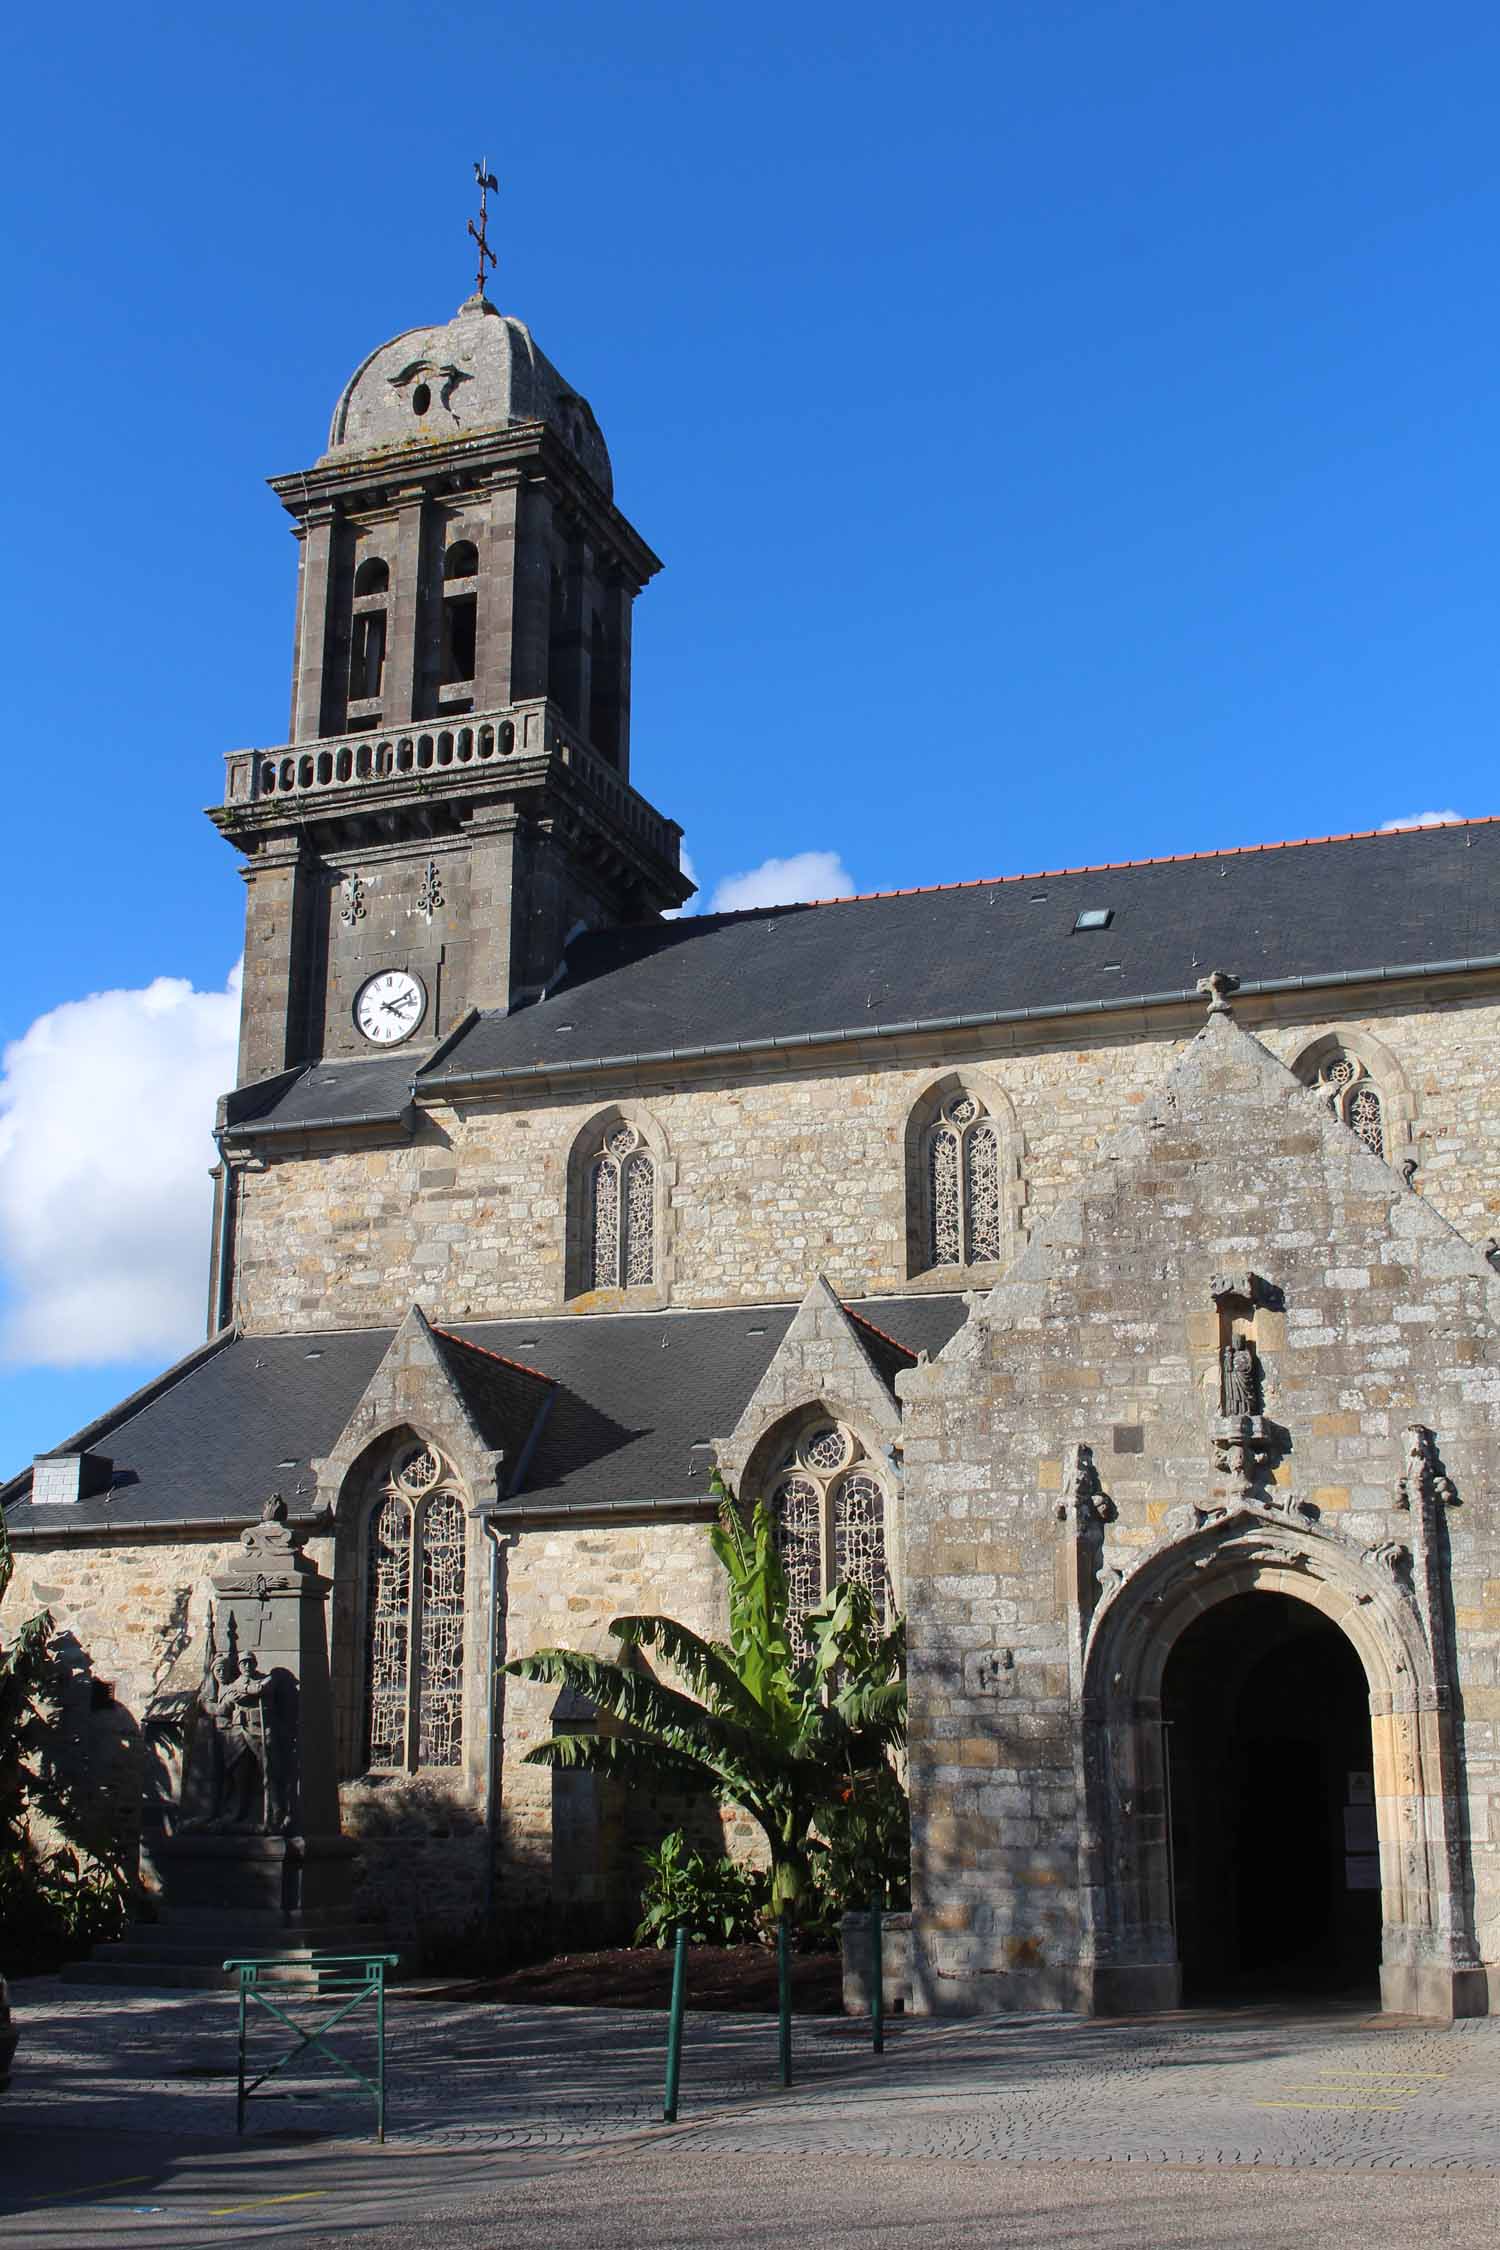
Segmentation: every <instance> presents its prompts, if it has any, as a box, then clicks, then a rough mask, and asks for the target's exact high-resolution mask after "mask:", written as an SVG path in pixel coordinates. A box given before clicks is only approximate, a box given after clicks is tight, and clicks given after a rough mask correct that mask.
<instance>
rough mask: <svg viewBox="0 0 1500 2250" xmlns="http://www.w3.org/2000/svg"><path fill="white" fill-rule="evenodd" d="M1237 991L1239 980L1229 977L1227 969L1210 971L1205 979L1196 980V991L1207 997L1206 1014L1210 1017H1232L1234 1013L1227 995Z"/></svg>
mask: <svg viewBox="0 0 1500 2250" xmlns="http://www.w3.org/2000/svg"><path fill="white" fill-rule="evenodd" d="M1239 989H1240V980H1239V978H1238V977H1236V976H1231V975H1230V973H1229V971H1228V970H1227V969H1210V970H1209V972H1208V975H1207V976H1206V977H1200V978H1199V979H1198V990H1199V991H1200V992H1202V993H1205V994H1206V995H1207V998H1208V1012H1209V1014H1210V1015H1211V1016H1228V1015H1232V1014H1233V1013H1234V1011H1233V1009H1232V1008H1231V1007H1230V1005H1229V995H1230V993H1231V992H1238V991H1239Z"/></svg>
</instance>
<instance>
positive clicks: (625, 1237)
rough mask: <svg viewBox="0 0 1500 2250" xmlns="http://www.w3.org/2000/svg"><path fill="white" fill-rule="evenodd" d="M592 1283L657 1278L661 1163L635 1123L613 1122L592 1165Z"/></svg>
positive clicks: (628, 1283)
mask: <svg viewBox="0 0 1500 2250" xmlns="http://www.w3.org/2000/svg"><path fill="white" fill-rule="evenodd" d="M588 1252H589V1255H588V1271H589V1275H590V1280H589V1287H590V1288H593V1289H641V1288H646V1287H648V1286H649V1285H650V1283H651V1282H653V1281H654V1280H655V1279H656V1166H655V1164H654V1163H653V1162H652V1159H651V1155H650V1153H649V1151H648V1150H647V1149H646V1148H644V1147H643V1146H642V1144H641V1137H640V1135H639V1133H637V1131H636V1129H635V1127H634V1126H633V1125H627V1124H625V1123H623V1122H622V1123H620V1124H617V1125H612V1126H611V1127H610V1129H609V1131H608V1132H607V1133H606V1134H605V1136H604V1140H603V1144H602V1146H601V1147H600V1149H599V1151H598V1153H597V1155H596V1156H595V1157H594V1160H593V1162H592V1164H591V1165H590V1166H589V1243H588Z"/></svg>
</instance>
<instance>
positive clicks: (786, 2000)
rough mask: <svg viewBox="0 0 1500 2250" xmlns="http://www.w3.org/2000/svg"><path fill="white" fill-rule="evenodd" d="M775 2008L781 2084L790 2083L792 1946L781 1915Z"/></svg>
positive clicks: (777, 1926) (778, 1935)
mask: <svg viewBox="0 0 1500 2250" xmlns="http://www.w3.org/2000/svg"><path fill="white" fill-rule="evenodd" d="M776 2006H777V2011H778V2013H779V2015H780V2018H781V2022H780V2026H779V2028H780V2034H781V2083H782V2085H783V2086H790V2084H791V2083H792V1944H791V1931H790V1930H789V1929H788V1928H787V1919H786V1916H785V1915H784V1914H783V1915H782V1917H781V1920H780V1921H779V1922H778V1923H777V1925H776Z"/></svg>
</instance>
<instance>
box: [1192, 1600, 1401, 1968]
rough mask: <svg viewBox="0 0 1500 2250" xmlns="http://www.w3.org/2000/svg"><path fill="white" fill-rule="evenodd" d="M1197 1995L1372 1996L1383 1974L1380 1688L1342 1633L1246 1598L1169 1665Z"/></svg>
mask: <svg viewBox="0 0 1500 2250" xmlns="http://www.w3.org/2000/svg"><path fill="white" fill-rule="evenodd" d="M1162 1717H1163V1718H1164V1720H1165V1721H1166V1722H1167V1728H1166V1755H1167V1771H1168V1780H1169V1784H1170V1792H1171V1794H1170V1806H1171V1841H1172V1881H1173V1903H1174V1911H1175V1916H1176V1925H1177V1950H1178V1957H1179V1959H1180V1960H1181V1963H1182V1974H1183V1997H1184V1999H1185V2000H1188V2001H1192V2002H1197V2003H1202V2002H1205V2001H1212V2000H1240V2001H1245V2000H1248V1999H1252V1998H1254V1999H1272V1998H1279V1997H1292V1996H1297V1995H1302V1996H1322V1997H1324V1998H1333V1997H1335V1996H1339V1995H1344V1996H1347V1997H1349V1998H1351V1999H1354V1998H1360V1999H1364V1998H1373V1997H1374V1996H1375V1994H1376V1993H1377V1991H1378V1985H1379V1970H1380V1877H1379V1860H1378V1852H1377V1845H1376V1836H1375V1795H1374V1775H1373V1767H1374V1759H1373V1755H1372V1752H1371V1745H1370V1692H1369V1685H1368V1682H1367V1681H1366V1679H1365V1674H1364V1667H1363V1666H1362V1665H1361V1663H1360V1661H1359V1658H1358V1656H1357V1655H1356V1654H1355V1651H1354V1649H1353V1647H1352V1645H1351V1644H1350V1642H1349V1641H1348V1640H1347V1639H1346V1638H1345V1637H1344V1635H1343V1634H1342V1633H1341V1632H1340V1631H1339V1629H1338V1627H1337V1626H1336V1625H1333V1624H1331V1623H1330V1622H1329V1620H1328V1619H1327V1618H1326V1617H1324V1616H1323V1615H1322V1613H1321V1612H1320V1611H1318V1610H1315V1609H1313V1608H1311V1607H1310V1606H1309V1604H1307V1603H1306V1602H1299V1601H1295V1600H1293V1599H1292V1598H1291V1597H1289V1596H1288V1595H1285V1594H1239V1595H1236V1596H1234V1597H1232V1598H1231V1599H1230V1600H1228V1601H1224V1602H1220V1603H1219V1604H1218V1606H1217V1607H1216V1608H1214V1609H1211V1610H1208V1611H1206V1612H1205V1614H1204V1615H1203V1616H1202V1617H1200V1618H1198V1619H1196V1620H1195V1622H1194V1623H1193V1624H1192V1625H1190V1626H1189V1627H1188V1628H1187V1630H1186V1632H1184V1633H1183V1635H1182V1637H1181V1638H1180V1640H1179V1641H1178V1642H1177V1645H1176V1647H1175V1648H1174V1649H1173V1650H1172V1653H1171V1655H1170V1656H1169V1657H1168V1659H1167V1667H1166V1675H1165V1678H1164V1680H1163V1682H1162Z"/></svg>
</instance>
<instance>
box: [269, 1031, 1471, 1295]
mask: <svg viewBox="0 0 1500 2250" xmlns="http://www.w3.org/2000/svg"><path fill="white" fill-rule="evenodd" d="M1265 1013H1266V1014H1270V1013H1271V1011H1270V1010H1269V1009H1267V1010H1266V1011H1265ZM1246 1020H1247V1021H1254V1020H1255V1019H1254V1017H1253V1014H1252V1013H1251V1011H1248V1010H1247V1011H1246ZM1264 1028H1265V1034H1266V1038H1267V1041H1268V1043H1269V1044H1270V1045H1271V1047H1272V1048H1273V1050H1274V1051H1275V1052H1276V1053H1277V1054H1279V1055H1281V1056H1282V1057H1283V1059H1285V1060H1287V1061H1291V1060H1292V1059H1294V1058H1295V1056H1296V1055H1297V1054H1298V1053H1300V1052H1301V1051H1302V1049H1304V1048H1305V1047H1306V1046H1308V1045H1309V1044H1310V1043H1311V1042H1312V1041H1313V1040H1315V1039H1316V1038H1318V1037H1319V1036H1320V1035H1322V1034H1325V1033H1328V1032H1331V1031H1344V1032H1355V1033H1358V1032H1365V1033H1368V1034H1370V1035H1371V1036H1372V1037H1373V1038H1374V1039H1375V1040H1376V1041H1378V1043H1379V1045H1380V1047H1381V1048H1382V1049H1383V1050H1384V1051H1385V1053H1386V1054H1387V1055H1388V1056H1389V1057H1390V1058H1391V1060H1392V1063H1393V1065H1394V1067H1395V1069H1396V1070H1397V1071H1398V1072H1399V1074H1400V1076H1401V1078H1402V1080H1403V1084H1402V1085H1401V1086H1400V1087H1399V1088H1390V1089H1387V1093H1388V1107H1391V1108H1392V1113H1393V1114H1395V1112H1397V1111H1402V1112H1404V1111H1408V1110H1409V1112H1410V1116H1411V1126H1410V1130H1411V1135H1412V1139H1411V1150H1410V1152H1411V1153H1412V1154H1413V1155H1414V1156H1415V1157H1416V1158H1417V1160H1418V1163H1419V1167H1420V1169H1419V1173H1418V1187H1419V1191H1420V1192H1421V1193H1422V1194H1424V1195H1426V1196H1428V1197H1429V1198H1430V1199H1431V1200H1432V1202H1433V1204H1434V1206H1435V1207H1436V1208H1437V1209H1438V1210H1440V1211H1441V1212H1442V1213H1443V1214H1444V1216H1445V1217H1447V1218H1449V1219H1450V1220H1451V1221H1452V1222H1453V1224H1454V1225H1456V1226H1457V1227H1459V1228H1460V1229H1461V1230H1462V1231H1463V1232H1465V1233H1466V1234H1467V1235H1468V1236H1469V1237H1470V1239H1472V1240H1475V1241H1482V1240H1483V1239H1484V1238H1485V1237H1486V1236H1487V1235H1489V1234H1490V1233H1492V1232H1495V1231H1500V1105H1497V1104H1496V1103H1495V1101H1494V1099H1493V1088H1494V1083H1495V1076H1494V1055H1495V1052H1496V1051H1497V1045H1496V1043H1497V1035H1500V1008H1497V1007H1495V1006H1493V1005H1489V1004H1483V1005H1481V1004H1477V1003H1474V1004H1468V1005H1464V1006H1457V1005H1454V1006H1451V1007H1442V1008H1438V1007H1428V1008H1409V1009H1407V1010H1405V1011H1392V1012H1389V1013H1386V1014H1380V1015H1372V1014H1368V1013H1367V1014H1364V1015H1361V1016H1358V1017H1355V1018H1351V1019H1347V1020H1345V1019H1340V1018H1337V1017H1321V1018H1317V1019H1312V1018H1309V1017H1306V1016H1305V1015H1303V1016H1301V1017H1299V1019H1298V1020H1297V1021H1295V1022H1293V1021H1290V1020H1272V1021H1270V1022H1268V1023H1267V1024H1266V1025H1265V1027H1264ZM1180 1049H1181V1039H1180V1038H1179V1037H1178V1036H1176V1035H1175V1034H1170V1033H1168V1032H1167V1031H1165V1030H1164V1031H1162V1032H1161V1033H1159V1034H1157V1035H1153V1036H1145V1035H1144V1034H1142V1035H1139V1036H1134V1037H1129V1036H1122V1037H1118V1038H1113V1039H1110V1040H1102V1039H1096V1040H1095V1041H1094V1042H1092V1043H1089V1044H1078V1043H1070V1044H1057V1045H1051V1046H1039V1045H1034V1046H1032V1047H1030V1048H1028V1049H1024V1050H1023V1049H1021V1048H1019V1047H1016V1046H1003V1045H1001V1044H1000V1042H999V1039H998V1037H997V1038H995V1039H993V1040H991V1041H989V1042H985V1041H983V1040H976V1041H975V1043H974V1044H973V1045H972V1046H970V1047H967V1048H965V1049H963V1050H961V1051H960V1050H957V1049H955V1050H950V1051H947V1052H944V1053H942V1054H937V1053H934V1054H933V1055H932V1056H930V1057H926V1058H923V1059H921V1060H919V1061H917V1062H913V1061H912V1060H911V1059H910V1057H909V1055H908V1056H898V1055H894V1054H893V1057H892V1059H891V1061H890V1063H889V1064H888V1065H883V1066H878V1067H877V1066H874V1065H871V1066H866V1067H859V1068H853V1067H844V1068H838V1069H829V1070H827V1071H825V1072H823V1073H821V1074H817V1075H814V1074H806V1075H798V1074H796V1073H791V1072H788V1073H785V1074H780V1075H777V1074H773V1073H768V1072H767V1071H766V1070H765V1069H763V1068H758V1067H749V1066H747V1069H746V1072H745V1075H744V1076H743V1078H741V1079H738V1080H733V1081H725V1082H722V1083H717V1084H702V1085H693V1084H682V1083H679V1084H675V1085H671V1084H664V1085H663V1086H662V1087H661V1088H660V1090H659V1091H657V1090H653V1088H652V1087H650V1086H649V1085H647V1084H645V1083H644V1082H635V1083H632V1084H631V1085H630V1086H629V1087H624V1088H622V1087H613V1086H608V1085H602V1084H601V1085H600V1086H599V1087H598V1088H597V1089H594V1090H592V1091H591V1093H590V1096H589V1098H588V1099H587V1100H573V1101H569V1102H566V1103H563V1102H556V1101H542V1100H532V1101H527V1100H525V1099H520V1098H518V1099H517V1101H516V1102H515V1103H514V1105H511V1106H500V1105H493V1106H487V1107H475V1108H472V1109H466V1110H464V1111H462V1112H459V1111H451V1110H443V1111H439V1112H435V1113H433V1114H431V1115H429V1116H427V1117H425V1118H424V1119H423V1121H422V1124H421V1127H420V1130H419V1135H418V1138H417V1139H416V1141H415V1142H414V1143H410V1144H407V1143H402V1144H400V1145H396V1146H386V1147H361V1148H357V1149H348V1150H345V1151H342V1152H339V1151H334V1150H319V1151H318V1152H317V1153H315V1154H314V1153H308V1152H304V1153H302V1154H300V1155H294V1156H280V1155H277V1156H274V1157H273V1158H272V1159H271V1160H270V1161H269V1162H268V1163H267V1165H266V1166H265V1168H264V1169H254V1168H252V1169H251V1170H249V1171H247V1172H246V1173H244V1174H243V1175H242V1176H241V1185H240V1193H241V1206H240V1221H239V1250H238V1268H237V1304H238V1308H239V1312H240V1315H241V1317H242V1319H244V1320H245V1321H246V1322H247V1323H248V1324H249V1325H251V1326H253V1327H256V1328H260V1329H264V1330H278V1329H297V1328H308V1327H324V1328H327V1327H341V1326H356V1327H357V1326H373V1325H377V1324H382V1323H394V1322H395V1321H397V1320H399V1319H400V1318H401V1316H402V1315H403V1314H404V1312H405V1311H406V1309H407V1307H408V1306H409V1305H410V1304H411V1303H412V1302H413V1301H414V1300H417V1299H419V1300H420V1301H421V1302H422V1304H423V1305H424V1306H425V1307H426V1308H427V1310H428V1311H429V1313H430V1314H431V1315H432V1316H433V1317H434V1318H435V1319H439V1320H461V1319H472V1320H479V1319H485V1318H504V1317H507V1316H510V1315H542V1314H545V1313H549V1312H553V1313H555V1312H557V1311H560V1310H561V1309H562V1308H563V1307H564V1305H565V1304H566V1303H567V1302H568V1297H567V1279H566V1273H567V1259H566V1236H567V1211H566V1203H567V1168H568V1156H569V1151H570V1149H571V1148H572V1147H573V1145H574V1143H575V1141H576V1139H577V1136H578V1135H579V1133H580V1132H581V1131H582V1130H583V1128H584V1127H585V1126H586V1125H587V1124H588V1122H589V1120H590V1119H591V1118H593V1117H594V1116H596V1115H597V1114H598V1113H599V1112H600V1111H601V1110H603V1109H605V1108H607V1107H608V1106H609V1105H610V1103H611V1102H612V1101H614V1100H618V1099H621V1098H629V1099H630V1101H631V1103H632V1106H633V1107H644V1108H645V1109H646V1110H647V1111H648V1112H649V1114H650V1116H651V1118H652V1119H653V1120H654V1121H655V1123H656V1125H657V1126H658V1127H659V1128H660V1131H661V1134H662V1136H663V1140H664V1144H665V1147H666V1150H667V1152H668V1156H669V1159H670V1183H669V1185H668V1186H667V1188H666V1190H665V1192H666V1194H667V1197H668V1210H667V1213H666V1227H665V1253H666V1256H667V1257H668V1258H669V1259H670V1299H671V1302H672V1303H674V1304H679V1305H717V1304H733V1303H757V1302H766V1301H770V1300H775V1299H783V1298H787V1297H800V1296H801V1294H802V1292H803V1290H804V1289H805V1288H806V1286H807V1284H808V1282H809V1281H810V1280H811V1278H812V1276H813V1274H814V1273H815V1272H817V1271H819V1270H821V1271H823V1272H825V1273H826V1274H827V1275H828V1278H829V1279H830V1281H831V1282H832V1283H833V1285H834V1287H835V1288H836V1289H837V1290H838V1291H839V1292H840V1294H841V1295H844V1296H855V1295H862V1294H874V1295H880V1294H888V1293H892V1292H896V1291H899V1290H902V1289H906V1288H909V1287H911V1286H912V1285H913V1279H914V1278H915V1281H916V1285H917V1286H921V1285H922V1284H923V1280H924V1278H925V1279H926V1280H928V1281H930V1282H941V1283H943V1284H946V1285H948V1286H951V1285H952V1281H953V1270H952V1269H947V1270H946V1272H944V1273H943V1274H941V1275H935V1276H927V1277H923V1276H920V1275H919V1276H916V1277H912V1276H911V1275H910V1274H909V1272H908V1252H907V1182H906V1178H905V1165H904V1160H903V1141H904V1135H905V1129H906V1122H907V1119H908V1117H909V1115H910V1113H911V1110H912V1107H913V1104H914V1103H916V1102H917V1101H918V1100H919V1099H920V1097H921V1096H922V1094H923V1093H924V1092H925V1091H926V1090H927V1089H928V1088H929V1087H930V1086H931V1085H932V1083H933V1081H934V1080H935V1079H937V1078H940V1077H942V1076H944V1075H945V1074H947V1073H949V1072H955V1071H957V1072H962V1071H963V1070H964V1069H965V1068H966V1067H967V1068H970V1069H973V1070H979V1071H982V1072H983V1073H984V1075H985V1078H986V1080H987V1081H988V1082H989V1083H991V1084H992V1085H994V1086H995V1087H997V1088H998V1090H999V1093H1000V1095H1001V1097H1002V1099H1003V1101H1004V1102H1006V1103H1008V1105H1009V1110H1010V1115H1009V1116H1008V1117H1007V1118H1005V1119H1003V1120H1002V1123H1003V1125H1004V1126H1005V1129H1006V1131H1007V1134H1008V1137H1009V1142H1010V1150H1011V1155H1012V1157H1013V1161H1014V1165H1015V1169H1016V1172H1017V1175H1018V1176H1017V1179H1016V1181H1015V1183H1014V1186H1013V1188H1012V1189H1011V1191H1010V1194H1009V1197H1008V1203H1007V1211H1008V1223H1009V1225H1010V1228H1011V1234H1010V1238H1009V1240H1010V1247H1011V1248H1012V1249H1018V1248H1019V1247H1020V1246H1021V1245H1022V1243H1023V1241H1024V1239H1025V1232H1026V1230H1027V1229H1029V1228H1031V1227H1034V1226H1035V1225H1036V1224H1037V1223H1038V1222H1039V1221H1041V1220H1042V1219H1044V1218H1045V1216H1046V1214H1047V1213H1048V1211H1050V1210H1051V1209H1053V1208H1054V1207H1055V1206H1056V1204H1057V1203H1058V1202H1059V1200H1060V1199H1061V1198H1063V1197H1065V1196H1066V1195H1068V1194H1069V1193H1070V1192H1071V1191H1072V1190H1073V1189H1074V1188H1076V1187H1077V1185H1078V1184H1079V1183H1080V1181H1082V1180H1083V1179H1084V1178H1085V1177H1086V1176H1087V1174H1088V1173H1089V1171H1090V1169H1091V1168H1092V1166H1093V1165H1094V1164H1095V1162H1096V1161H1097V1159H1098V1157H1099V1154H1100V1151H1101V1150H1102V1149H1103V1148H1104V1147H1105V1146H1106V1144H1107V1143H1108V1142H1109V1140H1110V1138H1111V1137H1112V1136H1113V1135H1114V1134H1115V1133H1116V1132H1118V1131H1119V1130H1120V1128H1121V1127H1122V1126H1123V1125H1125V1124H1126V1123H1128V1122H1129V1120H1130V1119H1131V1118H1132V1117H1134V1116H1136V1115H1138V1114H1139V1113H1140V1112H1141V1110H1142V1108H1143V1106H1144V1105H1145V1104H1147V1103H1148V1102H1149V1100H1150V1098H1151V1096H1152V1093H1153V1092H1154V1090H1155V1088H1156V1087H1157V1086H1158V1085H1159V1083H1160V1082H1161V1079H1162V1077H1163V1075H1164V1073H1165V1071H1166V1069H1167V1068H1168V1066H1169V1065H1170V1063H1171V1061H1172V1058H1173V1056H1174V1055H1175V1054H1177V1053H1178V1052H1180ZM1392 1153H1393V1155H1394V1149H1393V1151H1392ZM1003 1262H1004V1261H1002V1263H1003ZM982 1278H984V1279H986V1280H988V1279H992V1278H993V1274H992V1273H991V1274H986V1275H985V1276H983V1277H982ZM638 1301H639V1302H650V1303H656V1302H659V1301H660V1294H659V1292H658V1293H653V1294H650V1295H649V1296H646V1297H642V1298H640V1299H637V1298H635V1297H634V1296H633V1295H632V1294H631V1293H629V1292H625V1293H622V1292H611V1293H608V1294H607V1295H600V1296H596V1297H591V1298H587V1299H584V1300H582V1301H581V1302H579V1301H578V1300H576V1299H575V1300H574V1303H575V1304H577V1307H578V1309H580V1310H589V1309H595V1308H597V1309H601V1310H602V1309H609V1308H611V1307H617V1306H621V1305H629V1304H631V1303H632V1302H638Z"/></svg>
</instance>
